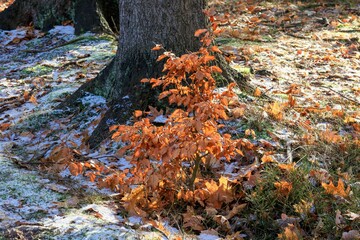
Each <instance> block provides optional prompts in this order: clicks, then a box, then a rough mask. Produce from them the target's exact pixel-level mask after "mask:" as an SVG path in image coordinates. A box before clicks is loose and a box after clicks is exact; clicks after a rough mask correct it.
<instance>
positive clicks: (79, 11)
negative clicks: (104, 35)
mask: <svg viewBox="0 0 360 240" xmlns="http://www.w3.org/2000/svg"><path fill="white" fill-rule="evenodd" d="M104 16H106V17H104ZM118 16H119V13H118V2H117V0H76V1H72V0H16V1H15V2H14V3H13V4H12V5H11V6H10V7H9V8H7V9H5V11H3V12H1V13H0V29H4V30H10V29H15V28H16V27H18V26H27V25H29V24H30V23H32V24H33V25H34V27H35V28H38V29H41V30H43V31H47V30H49V29H51V28H52V27H53V26H54V25H61V23H62V22H63V21H66V20H72V21H73V22H74V23H75V32H76V33H77V34H79V33H82V32H85V31H94V32H99V31H104V30H105V31H111V30H112V31H114V30H116V29H117V27H118V26H116V24H114V23H118ZM108 21H111V22H108Z"/></svg>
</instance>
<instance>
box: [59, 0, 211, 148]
mask: <svg viewBox="0 0 360 240" xmlns="http://www.w3.org/2000/svg"><path fill="white" fill-rule="evenodd" d="M205 6H206V1H205V0H196V1H194V0H176V1H174V0H152V1H148V0H120V1H119V7H120V39H119V47H118V51H117V54H116V57H115V58H114V60H113V61H112V63H111V64H110V65H109V66H107V67H106V68H105V69H104V70H103V72H102V73H100V74H99V76H98V77H97V78H95V79H94V80H93V81H91V82H89V83H86V84H84V85H83V86H82V87H81V88H80V89H79V90H78V91H76V92H75V93H74V94H73V96H71V97H70V99H68V100H67V101H66V102H65V103H64V104H62V105H61V107H65V106H69V105H73V104H74V103H75V102H76V99H78V98H79V97H81V96H84V95H85V94H86V92H91V93H94V94H97V95H102V96H104V97H106V98H107V99H108V101H109V103H110V109H109V111H108V112H107V113H106V114H105V116H104V117H103V119H102V121H101V122H100V124H99V125H98V127H97V128H96V130H95V131H94V133H93V135H92V137H91V138H90V142H89V144H90V146H91V147H96V146H97V145H98V144H99V143H100V142H101V141H102V140H103V139H104V138H106V137H108V136H109V132H108V128H109V126H111V125H113V124H115V123H124V122H126V121H127V120H128V119H129V117H130V116H131V114H132V112H133V110H135V109H142V110H145V109H146V107H147V106H148V105H149V104H154V103H155V101H156V96H155V94H154V92H153V91H151V90H149V86H148V85H146V86H144V84H141V83H140V80H141V79H143V78H151V77H154V78H156V77H159V76H160V74H161V72H162V68H163V65H162V64H161V63H158V62H156V59H157V57H158V55H159V53H158V52H154V51H151V49H152V48H153V47H154V46H155V44H161V45H163V46H164V48H165V49H166V50H167V51H172V52H174V53H175V54H177V55H181V54H184V53H186V52H189V51H197V50H198V49H199V47H200V42H199V40H198V39H197V38H195V37H194V32H195V31H196V30H197V29H201V28H206V18H205V16H204V14H203V9H204V8H205Z"/></svg>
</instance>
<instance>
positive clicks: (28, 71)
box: [21, 65, 53, 77]
mask: <svg viewBox="0 0 360 240" xmlns="http://www.w3.org/2000/svg"><path fill="white" fill-rule="evenodd" d="M52 71H53V68H52V67H49V66H43V65H36V66H33V67H28V68H25V69H23V70H21V74H23V75H30V76H32V77H36V76H42V75H46V74H49V73H51V72H52Z"/></svg>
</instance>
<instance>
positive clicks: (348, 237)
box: [341, 230, 360, 240]
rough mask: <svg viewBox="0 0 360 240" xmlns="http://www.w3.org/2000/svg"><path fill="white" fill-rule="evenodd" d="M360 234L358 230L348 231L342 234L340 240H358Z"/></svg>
mask: <svg viewBox="0 0 360 240" xmlns="http://www.w3.org/2000/svg"><path fill="white" fill-rule="evenodd" d="M359 239H360V232H359V231H358V230H350V231H348V232H343V233H342V236H341V240H359Z"/></svg>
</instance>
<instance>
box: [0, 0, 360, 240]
mask: <svg viewBox="0 0 360 240" xmlns="http://www.w3.org/2000/svg"><path fill="white" fill-rule="evenodd" d="M251 2H252V1H247V3H242V2H237V3H234V2H231V3H230V2H229V1H213V4H212V9H213V12H214V16H215V17H216V19H217V21H218V23H219V25H220V26H221V28H222V29H223V30H224V31H223V33H222V34H221V36H219V37H218V38H217V39H216V42H217V43H218V44H219V47H220V49H221V50H222V51H223V52H225V53H226V55H227V56H228V57H229V58H231V59H232V66H233V67H234V68H235V69H237V70H238V71H239V72H241V73H242V74H244V75H245V76H246V77H247V78H249V79H250V80H251V82H252V84H254V86H256V87H257V89H256V91H255V92H254V94H253V95H252V96H249V95H246V94H243V93H240V94H239V101H240V102H241V104H242V105H241V107H242V108H243V110H244V111H243V112H242V113H241V114H239V116H237V119H233V120H232V121H230V122H229V124H228V125H227V126H226V129H227V131H228V132H231V133H232V134H233V135H235V136H237V137H245V138H248V139H249V140H251V141H253V142H254V143H257V144H258V145H261V144H263V145H269V146H270V148H271V151H272V157H273V161H274V162H276V164H279V167H267V164H273V163H267V162H260V160H258V161H257V162H251V163H250V162H249V163H241V164H238V163H234V162H231V163H224V169H225V170H224V175H225V176H228V177H229V178H231V177H234V176H235V175H239V174H241V175H242V176H244V178H245V179H246V180H247V181H244V182H243V186H244V188H246V194H247V197H246V198H244V199H243V200H241V201H242V202H244V203H246V204H247V206H246V208H245V209H244V210H242V212H241V216H235V217H233V218H232V219H227V220H226V221H228V222H229V223H230V224H231V226H232V227H231V230H229V229H228V230H227V232H230V233H235V232H239V233H240V234H238V235H237V237H239V238H244V239H275V238H276V237H279V238H284V239H301V238H300V237H303V238H305V239H307V238H308V239H311V237H315V238H318V239H321V238H322V239H324V238H328V239H339V238H343V239H359V236H360V233H359V230H360V229H359V221H360V216H359V214H360V212H359V208H360V181H359V179H360V111H359V106H360V5H359V4H356V3H354V4H330V3H325V4H313V3H307V4H301V3H300V2H299V3H297V4H292V3H283V2H280V1H277V2H275V3H274V2H273V3H269V2H266V3H262V4H256V3H255V1H253V2H254V3H251ZM262 2H263V1H262ZM73 31H74V29H73V27H72V26H57V27H55V28H54V29H52V30H51V31H49V32H48V33H42V32H40V31H37V30H34V29H32V28H31V27H22V28H19V29H16V30H13V31H2V30H0V239H117V238H121V239H139V238H140V239H168V238H169V239H171V238H175V237H179V236H181V237H183V238H185V239H190V238H200V239H219V238H221V237H225V235H226V234H224V232H226V231H224V230H223V229H222V227H221V226H220V227H218V228H216V225H213V226H212V225H211V226H209V227H208V228H206V227H205V226H201V227H202V228H203V229H201V228H200V226H198V227H199V228H198V229H201V230H197V231H195V232H194V234H193V235H186V234H185V233H184V231H183V230H189V229H182V228H181V227H180V229H175V228H174V226H176V224H174V222H173V221H172V220H171V219H170V218H169V219H166V218H165V219H163V220H164V225H165V226H163V225H161V226H163V227H161V228H160V227H158V226H157V227H156V226H154V225H153V224H150V223H148V222H143V221H142V219H141V218H137V217H126V214H124V210H123V208H121V207H120V206H119V199H117V198H116V196H117V195H116V193H115V192H111V191H110V190H106V189H101V190H99V189H98V188H97V187H96V185H95V184H94V183H92V182H90V181H89V180H88V177H86V176H82V175H79V176H76V177H75V176H72V175H71V174H70V171H69V169H68V168H67V165H66V164H65V163H62V162H61V159H60V161H59V159H57V161H56V163H52V164H48V163H47V162H45V161H49V159H50V160H51V156H52V155H54V152H55V153H56V151H57V150H59V149H60V148H59V146H65V145H66V146H67V147H71V148H74V149H78V152H77V154H78V156H77V157H79V156H80V158H83V159H86V160H87V161H99V162H102V163H104V164H106V165H107V166H111V167H112V168H118V169H121V170H125V169H127V168H129V167H130V166H129V164H128V163H127V161H126V160H125V159H123V158H117V157H116V154H115V152H116V150H117V149H118V147H119V143H114V142H112V141H107V142H105V143H104V144H103V145H102V146H101V147H100V149H98V150H96V151H95V152H94V151H91V150H89V149H87V148H86V146H85V144H84V142H85V141H86V139H87V138H88V136H89V135H90V134H91V132H92V131H93V130H94V128H95V126H96V124H97V123H98V121H99V119H100V117H101V114H103V113H104V112H105V111H106V109H107V106H106V102H105V99H103V98H101V97H99V96H94V95H90V94H89V95H88V96H86V97H84V98H83V99H80V100H79V105H80V106H81V107H80V108H79V110H78V112H66V111H62V110H58V109H56V106H57V105H58V104H59V103H60V102H62V101H63V100H64V99H65V98H66V96H68V95H70V94H71V93H72V92H74V91H75V90H76V89H77V88H78V87H79V86H80V85H81V84H82V83H84V82H86V81H90V80H91V79H93V78H94V77H95V76H96V75H97V74H98V73H99V72H100V71H101V69H103V68H104V66H106V64H107V63H109V61H110V60H111V58H112V57H113V56H114V55H115V53H116V47H117V41H116V40H115V39H114V38H112V37H111V36H107V35H95V34H91V33H88V34H84V35H81V36H74V34H73ZM262 94H266V95H268V96H270V97H271V98H272V99H274V100H275V101H274V102H272V103H270V102H267V101H265V100H264V99H263V98H261V95H262ZM247 130H249V131H247ZM281 164H284V165H281ZM276 166H277V165H276ZM284 166H285V167H284ZM290 166H292V167H290ZM281 167H283V168H284V169H283V168H281ZM289 168H292V169H291V173H287V171H289ZM284 171H285V172H286V173H284ZM290 175H291V176H290ZM264 176H265V178H264ZM260 179H262V180H260ZM264 179H266V180H264ZM279 182H280V183H281V182H282V183H284V182H286V183H291V184H292V185H291V189H290V190H291V193H287V192H286V191H287V190H286V189H285V188H286V187H283V188H282V189H283V191H282V192H281V191H279V188H277V187H274V184H275V183H279ZM314 182H315V183H314ZM343 182H344V183H345V185H343V184H342V183H343ZM333 183H335V186H334V185H332V184H333ZM275 186H276V184H275ZM287 186H289V185H287ZM310 188H311V189H312V190H311V191H310V190H309V189H310ZM288 190H289V189H288ZM290 190H289V191H290ZM307 194H308V195H307ZM314 194H315V196H314ZM281 195H284V196H285V198H284V196H281ZM320 203H324V204H323V205H318V204H320ZM327 203H328V204H327ZM313 209H316V210H313ZM239 211H240V210H239ZM260 216H261V218H260ZM159 221H161V219H159ZM169 224H171V225H172V226H173V227H171V226H170V225H169ZM235 225H236V226H235ZM215 228H216V229H215ZM190 230H191V229H190ZM278 234H279V235H278ZM291 236H292V237H294V238H290V237H291ZM295 237H297V238H295Z"/></svg>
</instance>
